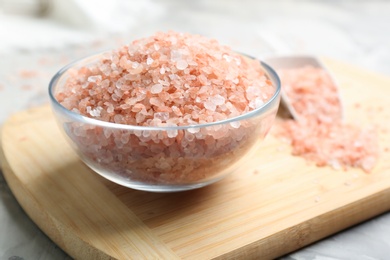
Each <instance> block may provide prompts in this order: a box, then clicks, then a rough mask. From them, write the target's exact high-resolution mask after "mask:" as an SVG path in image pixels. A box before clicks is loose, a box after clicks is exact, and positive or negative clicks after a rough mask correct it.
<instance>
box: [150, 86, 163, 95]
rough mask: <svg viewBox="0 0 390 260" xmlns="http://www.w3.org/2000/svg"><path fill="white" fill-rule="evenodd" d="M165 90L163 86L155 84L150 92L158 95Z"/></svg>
mask: <svg viewBox="0 0 390 260" xmlns="http://www.w3.org/2000/svg"><path fill="white" fill-rule="evenodd" d="M162 90H163V86H162V85H161V84H155V85H153V86H152V88H151V89H150V92H151V93H152V94H158V93H160V92H161V91H162Z"/></svg>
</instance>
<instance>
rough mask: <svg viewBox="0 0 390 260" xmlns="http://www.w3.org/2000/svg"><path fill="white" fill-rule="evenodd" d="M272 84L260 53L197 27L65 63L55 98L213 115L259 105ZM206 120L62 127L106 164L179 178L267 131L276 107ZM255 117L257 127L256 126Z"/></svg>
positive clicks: (152, 114)
mask: <svg viewBox="0 0 390 260" xmlns="http://www.w3.org/2000/svg"><path fill="white" fill-rule="evenodd" d="M274 93H275V87H274V86H273V85H272V83H271V81H270V80H269V78H268V77H267V75H266V74H265V73H264V71H263V69H262V68H261V66H260V63H259V62H258V61H254V60H250V59H247V58H244V57H242V56H240V55H238V54H236V53H234V52H232V51H231V49H230V48H228V47H225V46H221V45H219V44H218V42H217V41H215V40H211V39H207V38H204V37H201V36H198V35H189V34H181V33H175V32H169V33H157V34H155V35H153V36H151V37H148V38H144V39H140V40H137V41H134V42H133V43H131V44H129V45H127V46H123V47H121V48H119V49H118V50H114V51H112V52H108V53H105V54H103V55H102V57H101V59H100V61H98V62H96V63H94V64H91V65H90V66H88V67H82V68H80V69H78V70H73V71H70V72H69V78H68V80H67V81H66V83H65V85H64V87H63V89H62V90H61V92H59V93H58V94H57V96H56V97H57V99H58V101H59V102H60V103H61V104H62V105H63V106H65V107H66V108H68V109H70V110H72V111H75V112H77V113H80V114H82V115H84V116H88V117H92V118H95V119H98V120H103V121H108V122H114V123H119V124H128V125H140V126H164V127H174V126H183V125H194V126H196V125H198V124H202V123H208V122H215V121H220V120H225V119H227V118H230V117H235V116H238V115H240V114H243V113H247V112H249V111H251V110H253V109H256V108H258V107H260V106H262V105H263V104H264V103H265V102H267V101H268V100H269V99H270V98H271V97H272V96H273V95H274ZM270 112H271V113H269V115H268V116H267V117H266V118H264V119H263V120H262V122H259V121H258V119H254V120H253V121H251V120H245V121H243V122H242V123H240V122H232V123H230V124H227V125H215V126H212V127H207V128H196V127H191V128H188V129H180V130H179V129H175V128H170V129H167V130H165V131H153V130H129V131H124V130H119V129H109V128H103V129H102V128H101V127H93V126H90V125H80V124H77V123H75V124H71V125H69V126H68V127H69V129H68V130H67V132H68V133H69V134H70V135H72V139H73V140H76V142H78V143H79V144H80V145H79V147H80V149H81V150H82V152H83V153H84V154H85V155H86V156H87V157H88V158H89V159H90V160H92V161H95V162H96V163H98V164H99V167H103V168H105V169H106V171H110V172H115V173H116V174H117V175H120V176H122V177H123V178H126V179H129V178H130V179H131V180H133V181H142V182H148V183H160V184H161V183H163V184H167V183H168V184H186V183H192V182H201V181H207V180H209V179H210V178H214V177H216V176H218V174H219V173H222V172H224V171H225V170H226V169H228V168H229V167H230V166H231V165H232V164H234V163H235V162H237V161H238V160H240V158H242V154H245V153H246V152H247V151H248V150H249V149H251V148H252V147H253V146H254V145H255V144H256V143H257V142H258V141H260V140H261V139H262V137H264V136H265V134H266V132H267V131H268V130H269V128H270V125H271V124H272V122H273V118H274V116H275V113H276V108H275V110H274V111H270ZM260 126H261V127H260Z"/></svg>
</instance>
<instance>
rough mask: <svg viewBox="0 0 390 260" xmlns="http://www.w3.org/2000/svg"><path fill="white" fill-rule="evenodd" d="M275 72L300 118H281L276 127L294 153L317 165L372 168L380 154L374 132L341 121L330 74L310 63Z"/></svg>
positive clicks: (335, 90)
mask: <svg viewBox="0 0 390 260" xmlns="http://www.w3.org/2000/svg"><path fill="white" fill-rule="evenodd" d="M278 74H279V76H280V78H281V82H282V88H283V89H284V91H285V94H286V95H287V96H288V97H289V99H290V100H291V102H292V106H293V107H294V108H295V110H296V111H297V113H298V115H299V120H296V121H295V120H288V121H285V122H283V123H282V125H281V127H280V128H279V131H278V134H281V135H282V136H284V137H286V138H287V140H288V141H289V142H290V143H291V145H292V148H293V154H294V155H299V156H303V157H304V158H306V159H308V160H310V161H314V162H315V163H316V164H317V165H318V166H325V165H330V166H332V167H334V168H336V169H340V168H342V169H347V168H348V167H360V168H362V169H363V170H364V171H366V172H369V171H371V170H372V169H373V168H374V166H375V164H376V162H377V160H378V156H379V154H378V153H379V152H378V151H379V146H378V140H377V133H376V131H375V130H374V129H371V128H366V129H362V128H361V127H358V126H354V125H350V124H345V123H343V121H342V106H341V103H340V99H339V97H338V92H337V88H336V86H335V85H334V83H333V81H332V79H331V78H330V76H329V74H328V73H327V72H326V71H325V70H323V69H321V68H314V67H310V66H308V67H303V68H298V69H285V70H280V71H278Z"/></svg>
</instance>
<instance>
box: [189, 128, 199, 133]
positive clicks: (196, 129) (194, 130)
mask: <svg viewBox="0 0 390 260" xmlns="http://www.w3.org/2000/svg"><path fill="white" fill-rule="evenodd" d="M187 131H188V132H189V133H191V134H196V133H199V131H200V129H199V127H190V128H188V129H187Z"/></svg>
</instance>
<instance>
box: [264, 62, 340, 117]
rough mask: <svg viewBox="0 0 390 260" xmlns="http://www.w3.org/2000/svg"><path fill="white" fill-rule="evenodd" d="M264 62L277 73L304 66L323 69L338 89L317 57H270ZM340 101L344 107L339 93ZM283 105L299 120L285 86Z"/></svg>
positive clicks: (282, 96) (282, 93) (282, 97)
mask: <svg viewBox="0 0 390 260" xmlns="http://www.w3.org/2000/svg"><path fill="white" fill-rule="evenodd" d="M263 60H264V62H265V63H267V64H268V65H270V66H271V67H272V68H273V69H274V70H275V71H276V72H278V70H281V69H297V68H301V67H304V66H312V67H315V68H321V69H323V70H325V71H326V72H327V73H328V74H329V76H330V78H331V80H332V82H333V84H334V85H335V86H336V88H337V89H338V84H337V82H336V81H335V79H334V78H333V76H332V74H331V73H329V70H328V69H327V68H326V67H325V65H323V64H322V63H321V62H320V61H319V60H318V59H317V58H315V57H312V56H280V57H270V58H266V59H263ZM337 92H338V91H337ZM338 99H339V102H340V104H341V106H342V102H341V98H340V94H339V92H338ZM281 104H282V106H284V107H285V108H286V109H287V111H288V112H289V114H290V116H291V117H292V118H293V119H295V120H299V114H298V113H297V111H296V110H295V109H294V107H293V106H292V103H291V101H290V99H289V97H288V96H287V95H286V93H285V92H284V91H283V85H282V91H281ZM340 118H341V119H342V118H343V112H342V109H341V115H340Z"/></svg>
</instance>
